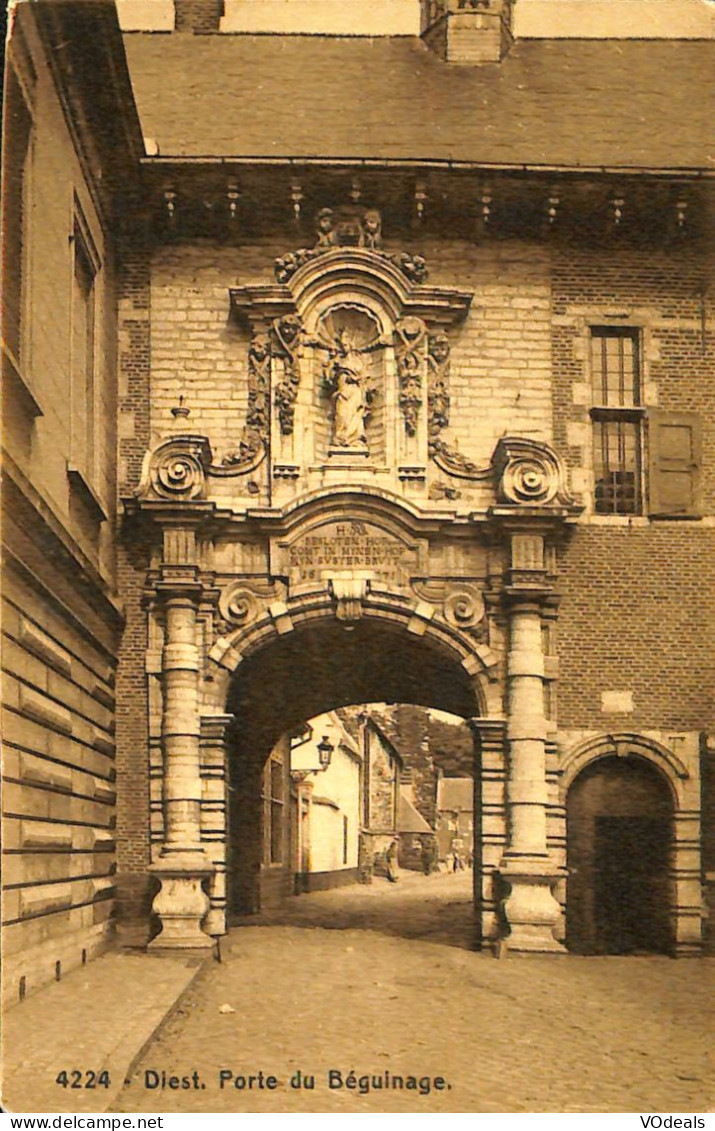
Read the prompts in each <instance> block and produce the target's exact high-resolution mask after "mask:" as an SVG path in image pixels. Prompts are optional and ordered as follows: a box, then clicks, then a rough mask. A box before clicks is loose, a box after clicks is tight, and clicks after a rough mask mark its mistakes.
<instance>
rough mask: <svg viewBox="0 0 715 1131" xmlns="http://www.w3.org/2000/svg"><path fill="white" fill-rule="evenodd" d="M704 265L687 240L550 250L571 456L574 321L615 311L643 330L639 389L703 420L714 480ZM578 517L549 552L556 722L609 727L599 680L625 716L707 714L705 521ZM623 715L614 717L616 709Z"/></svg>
mask: <svg viewBox="0 0 715 1131" xmlns="http://www.w3.org/2000/svg"><path fill="white" fill-rule="evenodd" d="M705 278H706V263H705V260H704V258H703V255H702V252H701V251H700V250H699V249H698V248H697V247H695V246H691V245H689V244H688V245H686V246H684V247H683V248H680V249H679V248H673V249H672V250H671V251H670V252H669V253H664V252H658V251H652V250H633V249H631V250H628V249H619V252H618V255H616V254H615V252H614V250H613V249H611V250H609V251H589V252H588V253H586V252H580V251H578V250H575V249H571V250H569V251H558V252H556V253H555V257H554V270H553V309H554V319H555V327H554V354H553V372H554V409H555V411H554V437H555V441H556V444H557V446H558V447H559V449H560V450H561V451H562V452H564V453H565V454H567V457H568V459H569V461H570V463H571V466H572V468H574V467H578V466H580V465H583V463H584V462H585V461H584V448H583V447H580V446H579V447H574V446H573V445H569V439H570V438H571V437H573V431H571V433H569V428H570V426H573V425H574V424H576V425H577V426H580V427H582V428H583V429H584V432H583V438H584V439H585V441H586V446H587V445H588V442H589V441H588V437H589V429H590V423H589V415H588V404H584V403H583V402H584V397H583V396H580V394H579V391H578V387H579V386H581V388H582V385H583V382H584V357H585V342H584V338H585V336H586V335H587V327H588V324H589V322H590V323H596V324H598V323H606V324H615V325H617V324H618V323H619V319H623V318H628V319H631V320H633V321H634V322H635V323H636V324H638V323H639V322H641V323H642V324H643V325H644V326H645V328H646V330H645V332H646V334H647V342H646V343H645V349H644V352H645V354H646V357H645V363H644V374H643V376H644V400H646V403H648V404H657V405H658V406H659V407H661V408H664V409H667V410H672V411H680V412H686V411H690V412H698V413H699V414H700V415H701V418H702V423H703V427H704V440H703V488H704V490H703V498H704V503H705V511H706V513H707V511H708V510H709V511H710V512H711V513H712V504H713V499H714V492H715V464H714V463H713V459H714V456H713V453H714V452H715V431H714V429H715V411H714V410H715V382H714V381H713V350H712V345H711V342H710V339H709V338H708V334H707V323H706V321H705V319H706V318H707V316H708V315H710V316H712V306H711V305H709V304H708V300H707V295H706V290H705ZM596 521H597V522H600V523H601V525H593V524H590V525H586V524H584V525H581V526H580V527H579V528H578V530H577V531H576V532H575V533H574V535H573V536H572V538H571V539H570V540H569V542H568V544H567V546H566V548H565V550H564V551H563V554H562V560H561V578H560V581H559V589H560V591H561V592H562V593H563V601H562V604H561V609H560V613H559V624H558V653H559V657H560V679H559V683H558V702H559V710H558V716H559V723H560V725H561V726H575V725H578V726H594V725H597V726H601V725H603V726H605V727H608V726H612V725H613V723H614V719H613V718H612V717H609V716H608V715H604V713H603V712H602V711H601V702H600V693H601V691H602V690H609V689H611V690H632V691H633V699H634V710H633V712H632V713H630V714H629V715H628V716H627V718H628V720H629V726H630V725H633V726H640V727H645V728H647V727H658V726H668V727H674V728H676V729H678V728H680V729H699V728H704V727H705V726H706V725H707V724H708V691H707V687H708V684H709V683H711V681H712V666H713V660H712V649H711V647H710V646H709V642H708V640H707V639H706V637H707V636H708V635H709V634H708V633H706V632H701V631H698V629H697V626H698V625H705V624H707V623H713V613H714V612H715V604H714V600H713V585H712V579H713V560H714V558H713V549H714V548H715V547H714V542H715V539H714V538H713V531H712V527H711V526H709V525H705V524H704V523H702V522H699V521H697V520H681V521H649V520H647V519H644V518H640V519H635V520H633V521H632V522H629V521H628V520H627V519H622V518H615V519H609V518H602V519H599V520H596ZM623 718H624V716H621V721H623Z"/></svg>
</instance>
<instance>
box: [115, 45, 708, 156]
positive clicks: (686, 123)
mask: <svg viewBox="0 0 715 1131" xmlns="http://www.w3.org/2000/svg"><path fill="white" fill-rule="evenodd" d="M125 43H126V48H127V58H128V63H129V71H130V74H131V76H132V82H133V85H134V90H135V95H136V100H137V105H138V108H139V113H140V117H141V120H142V127H143V132H144V135H145V136H146V137H151V138H153V139H155V140H156V141H157V142H158V145H159V154H160V156H164V157H167V156H177V157H178V156H182V157H199V156H219V157H236V158H247V157H256V158H274V159H275V158H284V157H295V158H306V157H312V158H326V159H333V160H335V159H340V158H346V159H353V160H354V159H362V158H368V159H369V158H373V159H378V160H385V159H392V160H396V161H400V160H406V159H412V160H415V159H432V160H440V161H445V160H453V161H464V162H475V163H480V164H497V165H500V164H505V165H547V166H548V165H555V166H568V167H574V166H590V167H614V166H615V167H620V168H631V167H633V168H651V169H656V168H669V169H674V168H703V167H712V162H713V150H712V135H713V130H712V123H713V121H715V44H713V43H711V42H707V41H685V40H655V41H653V40H651V41H636V40H607V41H605V40H521V41H518V42H517V43H515V44H514V46H513V47H512V50H511V51H510V53H509V54H508V55H507V56H506V58H505V59H504V60H503V61H502V62H501V63H500V64H496V63H493V64H485V65H482V66H475V67H472V66H450V65H448V64H446V63H444V62H442V61H441V60H440V59H439V58H437V56H436V55H434V54H433V53H432V52H431V51H430V50H429V49H428V48H427V47H426V46H425V45H424V44H423V43H422V41H421V40H420V39H418V38H415V37H412V36H401V37H397V38H380V39H350V38H340V37H330V36H297V35H296V36H280V35H221V34H216V35H204V36H193V35H177V34H174V35H161V34H155V35H151V34H142V33H135V34H128V35H126V36H125Z"/></svg>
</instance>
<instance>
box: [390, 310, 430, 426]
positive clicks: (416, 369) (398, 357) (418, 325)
mask: <svg viewBox="0 0 715 1131" xmlns="http://www.w3.org/2000/svg"><path fill="white" fill-rule="evenodd" d="M426 347H427V327H426V326H425V324H424V322H423V321H422V319H421V318H415V317H413V316H411V317H409V318H403V319H401V320H400V321H399V322H398V323H397V325H396V326H395V361H396V363H397V378H398V381H399V389H400V392H399V404H400V408H401V409H402V415H403V416H404V418H405V431H406V432H407V435H408V436H416V435H417V428H418V424H419V415H420V409H421V408H422V403H423V378H424V367H425V352H426Z"/></svg>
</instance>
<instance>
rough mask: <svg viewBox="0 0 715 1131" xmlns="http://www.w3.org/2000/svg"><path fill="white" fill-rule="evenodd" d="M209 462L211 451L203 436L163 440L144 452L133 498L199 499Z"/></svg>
mask: <svg viewBox="0 0 715 1131" xmlns="http://www.w3.org/2000/svg"><path fill="white" fill-rule="evenodd" d="M210 463H211V451H210V448H209V445H208V442H207V440H206V438H205V437H204V436H189V435H187V436H174V437H172V439H170V440H165V441H164V443H162V444H159V446H158V447H157V448H155V449H154V450H153V451H151V452H148V453H147V456H146V458H145V461H144V469H143V472H142V479H141V483H140V484H139V486H138V488H137V490H136V495H137V498H139V499H148V498H151V497H152V496H154V497H156V498H159V499H170V500H181V501H187V500H191V499H203V498H204V497H205V495H206V471H207V469H208V467H209V466H210Z"/></svg>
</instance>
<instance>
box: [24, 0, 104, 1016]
mask: <svg viewBox="0 0 715 1131" xmlns="http://www.w3.org/2000/svg"><path fill="white" fill-rule="evenodd" d="M32 9H33V6H32V5H29V4H23V5H18V7H17V10H16V12H15V16H16V20H15V28H14V32H13V35H12V38H11V41H10V44H9V51H8V85H7V98H8V102H7V106H6V134H5V142H6V151H7V153H8V154H9V156H8V157H7V158H6V159H7V161H8V163H9V165H11V166H12V170H11V171H12V176H9V177H8V179H7V181H6V184H5V190H4V198H3V230H4V238H5V241H6V253H7V259H6V268H7V272H8V274H7V275H6V277H5V279H4V284H5V291H6V294H5V301H4V310H3V321H4V326H3V331H4V339H5V340H6V341H7V342H8V343H9V346H8V350H7V352H4V354H3V370H4V372H3V384H4V389H3V395H4V406H3V408H4V436H3V440H4V446H5V461H4V462H5V482H4V490H3V506H4V519H3V542H4V559H5V570H4V581H3V622H2V623H3V668H4V674H3V702H4V716H3V738H4V758H3V778H4V782H3V810H4V844H3V848H4V868H3V879H4V885H5V886H4V894H3V908H2V913H3V915H2V917H3V950H4V971H3V998H4V1001H5V1002H6V1003H7V1004H12V1003H15V1002H17V1001H18V1000H19V999H21V998H22V997H23V996H24V995H25V994H27V993H30V992H31V991H33V990H35V989H36V988H38V987H40V986H42V985H43V984H44V983H47V982H49V981H51V980H53V979H59V978H60V977H61V976H62V975H63V974H64V973H65V972H66V971H67V970H68V969H70V968H71V967H73V966H77V965H78V964H80V963H83V962H85V961H86V960H87V959H88V958H89V957H90V956H91V955H93V954H96V953H97V952H98V951H99V950H101V949H102V948H103V947H104V946H105V945H106V944H107V943H108V941H109V939H110V938H111V936H112V932H113V895H114V871H115V840H116V828H115V824H116V789H117V786H116V768H115V746H114V706H115V670H116V652H117V644H118V638H119V634H120V631H121V626H122V618H121V614H120V609H119V604H118V601H117V599H116V596H115V593H116V584H115V580H116V579H115V562H114V545H115V537H116V531H115V523H114V514H115V491H116V459H115V419H116V319H115V266H114V261H113V249H112V245H111V242H110V240H109V238H108V236H107V229H106V221H105V219H104V218H103V216H102V213H101V201H100V199H99V196H98V194H97V191H96V186H95V185H93V183H92V181H91V179H90V177H89V176H88V173H87V169H86V165H84V164H83V160H82V156H81V154H80V152H79V151H78V148H77V146H76V144H75V141H74V139H73V137H72V136H71V134H70V131H69V128H68V125H67V122H66V119H65V116H64V112H63V105H62V100H61V98H60V95H59V93H58V90H57V87H56V86H55V81H54V79H53V72H52V70H51V67H50V65H49V62H48V57H47V55H48V52H49V51H50V50H51V45H48V44H47V43H46V41H45V39H44V37H43V34H42V33H41V32H40V30H39V29H40V24H39V23H38V22H37V20H36V19H35V16H34V13H33V11H32Z"/></svg>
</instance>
